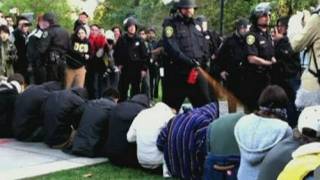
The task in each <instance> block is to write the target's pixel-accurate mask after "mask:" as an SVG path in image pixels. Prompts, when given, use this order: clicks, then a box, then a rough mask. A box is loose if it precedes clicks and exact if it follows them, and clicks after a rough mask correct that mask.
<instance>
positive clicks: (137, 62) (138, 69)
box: [114, 17, 148, 101]
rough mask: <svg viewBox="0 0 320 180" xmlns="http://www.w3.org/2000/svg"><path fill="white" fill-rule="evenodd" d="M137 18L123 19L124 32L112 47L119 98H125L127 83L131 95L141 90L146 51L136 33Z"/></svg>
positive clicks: (145, 66) (145, 70)
mask: <svg viewBox="0 0 320 180" xmlns="http://www.w3.org/2000/svg"><path fill="white" fill-rule="evenodd" d="M137 27H138V25H137V20H136V19H135V18H133V17H129V18H127V19H126V20H125V21H124V29H125V31H126V34H125V35H123V36H122V37H121V38H120V39H119V40H118V42H117V44H116V46H115V48H114V59H115V63H116V65H117V66H118V67H119V69H120V72H121V75H120V82H119V91H120V96H121V97H120V100H121V101H125V100H126V99H127V94H128V89H129V85H131V96H133V95H135V94H139V93H140V92H141V89H140V83H141V79H142V78H143V77H145V76H146V74H147V68H148V67H147V58H148V51H147V48H146V46H145V43H144V41H143V40H142V39H141V38H140V37H139V36H138V35H137Z"/></svg>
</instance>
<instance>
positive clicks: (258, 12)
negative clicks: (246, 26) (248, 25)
mask: <svg viewBox="0 0 320 180" xmlns="http://www.w3.org/2000/svg"><path fill="white" fill-rule="evenodd" d="M271 9H272V8H271V6H270V3H266V2H264V3H260V4H258V5H257V6H256V7H255V8H254V9H253V10H252V11H251V17H250V21H251V22H252V24H256V23H257V21H258V19H259V18H260V17H265V16H269V17H270V16H271Z"/></svg>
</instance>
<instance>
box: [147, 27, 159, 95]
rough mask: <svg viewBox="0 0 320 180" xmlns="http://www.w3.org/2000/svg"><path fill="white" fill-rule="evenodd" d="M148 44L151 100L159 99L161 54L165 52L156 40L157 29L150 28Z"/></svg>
mask: <svg viewBox="0 0 320 180" xmlns="http://www.w3.org/2000/svg"><path fill="white" fill-rule="evenodd" d="M147 36H148V39H147V41H148V44H149V49H150V53H151V58H150V65H149V73H150V93H151V98H152V99H154V98H158V97H159V82H160V62H159V61H160V54H161V51H162V50H163V49H162V47H161V46H160V45H159V41H157V40H156V29H155V28H152V27H151V28H149V29H148V31H147Z"/></svg>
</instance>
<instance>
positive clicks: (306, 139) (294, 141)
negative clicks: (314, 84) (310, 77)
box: [258, 106, 320, 180]
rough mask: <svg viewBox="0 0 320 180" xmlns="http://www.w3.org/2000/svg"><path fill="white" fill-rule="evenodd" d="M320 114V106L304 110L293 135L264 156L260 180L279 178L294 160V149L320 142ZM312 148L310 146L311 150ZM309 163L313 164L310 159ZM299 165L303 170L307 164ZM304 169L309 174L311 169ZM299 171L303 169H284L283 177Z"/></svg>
mask: <svg viewBox="0 0 320 180" xmlns="http://www.w3.org/2000/svg"><path fill="white" fill-rule="evenodd" d="M319 116H320V106H311V107H307V108H305V109H304V110H303V111H302V113H301V114H300V116H299V120H298V127H297V128H296V129H294V131H293V132H294V133H293V136H292V137H289V138H288V139H286V140H284V141H282V142H280V143H279V144H277V145H276V146H275V147H274V148H273V149H272V150H271V151H270V152H268V154H267V156H266V157H265V158H264V160H263V163H262V164H261V168H260V169H261V170H260V173H259V176H258V180H270V179H277V177H278V176H279V174H280V173H281V171H283V169H284V168H285V166H286V165H287V164H288V163H289V161H290V160H292V153H293V152H294V151H296V150H297V149H298V148H299V147H300V146H303V145H305V144H309V143H313V142H318V143H319V142H320V136H319V133H320V129H319V127H320V126H319V125H320V123H319V121H318V119H319ZM307 146H308V145H307ZM307 146H305V147H307ZM311 149H312V148H310V150H311ZM297 151H300V150H297ZM316 152H317V151H316ZM308 154H309V153H308ZM308 165H312V163H310V162H309V161H308ZM297 167H298V168H299V169H301V170H302V168H304V167H306V166H303V165H302V166H297ZM288 168H290V167H288ZM311 170H312V169H311ZM303 171H304V172H305V174H309V172H307V171H309V170H307V171H305V170H303ZM298 172H302V171H300V170H299V171H292V172H289V171H287V170H284V172H283V175H282V177H283V178H284V179H292V178H285V177H286V174H287V173H290V174H291V175H296V174H298ZM287 175H289V174H287Z"/></svg>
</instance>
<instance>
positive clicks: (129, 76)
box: [119, 68, 141, 101]
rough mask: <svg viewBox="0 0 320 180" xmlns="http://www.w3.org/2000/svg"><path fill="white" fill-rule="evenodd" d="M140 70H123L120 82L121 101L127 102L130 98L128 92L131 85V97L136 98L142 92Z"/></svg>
mask: <svg viewBox="0 0 320 180" xmlns="http://www.w3.org/2000/svg"><path fill="white" fill-rule="evenodd" d="M140 73H141V72H140V70H136V69H130V68H123V69H122V72H121V74H120V81H119V92H120V101H125V100H127V98H128V90H129V85H131V91H130V92H131V94H130V96H131V97H132V96H134V95H136V94H139V93H140V92H141V90H140V82H141V74H140Z"/></svg>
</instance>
